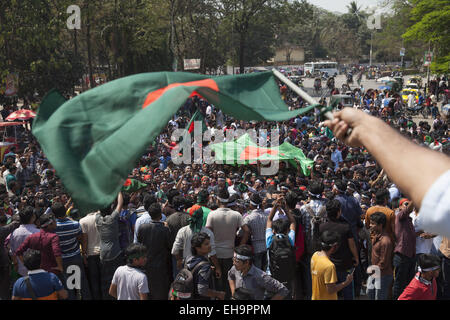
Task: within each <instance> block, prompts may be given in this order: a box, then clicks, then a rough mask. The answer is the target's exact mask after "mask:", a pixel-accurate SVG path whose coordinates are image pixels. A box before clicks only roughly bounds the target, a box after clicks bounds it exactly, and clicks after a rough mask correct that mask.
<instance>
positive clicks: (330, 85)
mask: <svg viewBox="0 0 450 320" xmlns="http://www.w3.org/2000/svg"><path fill="white" fill-rule="evenodd" d="M327 88H328V89H330V90H333V89H334V77H331V78H329V79H328V80H327Z"/></svg>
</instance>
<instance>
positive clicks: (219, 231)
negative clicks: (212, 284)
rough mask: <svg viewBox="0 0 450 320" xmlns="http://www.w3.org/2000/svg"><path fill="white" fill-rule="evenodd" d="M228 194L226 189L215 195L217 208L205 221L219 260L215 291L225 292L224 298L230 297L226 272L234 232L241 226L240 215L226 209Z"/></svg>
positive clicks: (230, 261)
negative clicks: (218, 276)
mask: <svg viewBox="0 0 450 320" xmlns="http://www.w3.org/2000/svg"><path fill="white" fill-rule="evenodd" d="M229 198H230V194H229V192H228V190H227V189H226V188H223V189H220V190H219V192H218V193H217V199H218V200H219V208H218V209H217V210H214V211H211V212H210V213H209V214H208V218H207V220H206V227H207V228H209V229H210V230H211V231H212V232H213V233H214V240H215V244H216V253H217V258H218V260H219V265H220V269H221V271H222V276H221V278H220V279H218V281H217V282H218V283H217V286H216V288H217V290H219V291H225V292H226V298H230V297H231V290H230V287H229V284H228V278H227V275H228V271H229V270H230V269H231V267H232V266H233V255H234V242H235V239H236V232H237V230H238V229H239V228H240V227H241V226H242V221H243V219H242V215H241V214H240V213H239V212H237V211H234V210H231V209H229V208H228V207H227V204H228V199H229Z"/></svg>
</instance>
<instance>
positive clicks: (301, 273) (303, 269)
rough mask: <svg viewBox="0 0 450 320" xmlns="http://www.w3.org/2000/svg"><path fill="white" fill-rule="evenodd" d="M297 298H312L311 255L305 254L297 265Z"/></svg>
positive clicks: (295, 290)
mask: <svg viewBox="0 0 450 320" xmlns="http://www.w3.org/2000/svg"><path fill="white" fill-rule="evenodd" d="M294 288H295V289H294V292H295V300H311V295H312V279H311V256H310V255H309V254H304V255H303V257H301V259H300V261H299V262H298V263H297V267H296V277H295V287H294Z"/></svg>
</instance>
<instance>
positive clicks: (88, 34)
mask: <svg viewBox="0 0 450 320" xmlns="http://www.w3.org/2000/svg"><path fill="white" fill-rule="evenodd" d="M86 3H87V5H86V9H87V10H86V11H87V23H86V25H87V26H86V42H87V53H88V67H89V82H90V87H91V88H94V87H95V81H94V74H93V68H92V48H91V16H90V13H89V0H88V1H86Z"/></svg>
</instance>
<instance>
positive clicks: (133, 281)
mask: <svg viewBox="0 0 450 320" xmlns="http://www.w3.org/2000/svg"><path fill="white" fill-rule="evenodd" d="M111 283H112V284H115V285H116V286H117V300H140V296H139V293H149V290H148V281H147V276H146V275H145V273H144V272H142V271H141V270H138V269H136V268H132V267H129V266H120V267H119V268H117V269H116V272H114V276H113V279H112V281H111Z"/></svg>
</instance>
